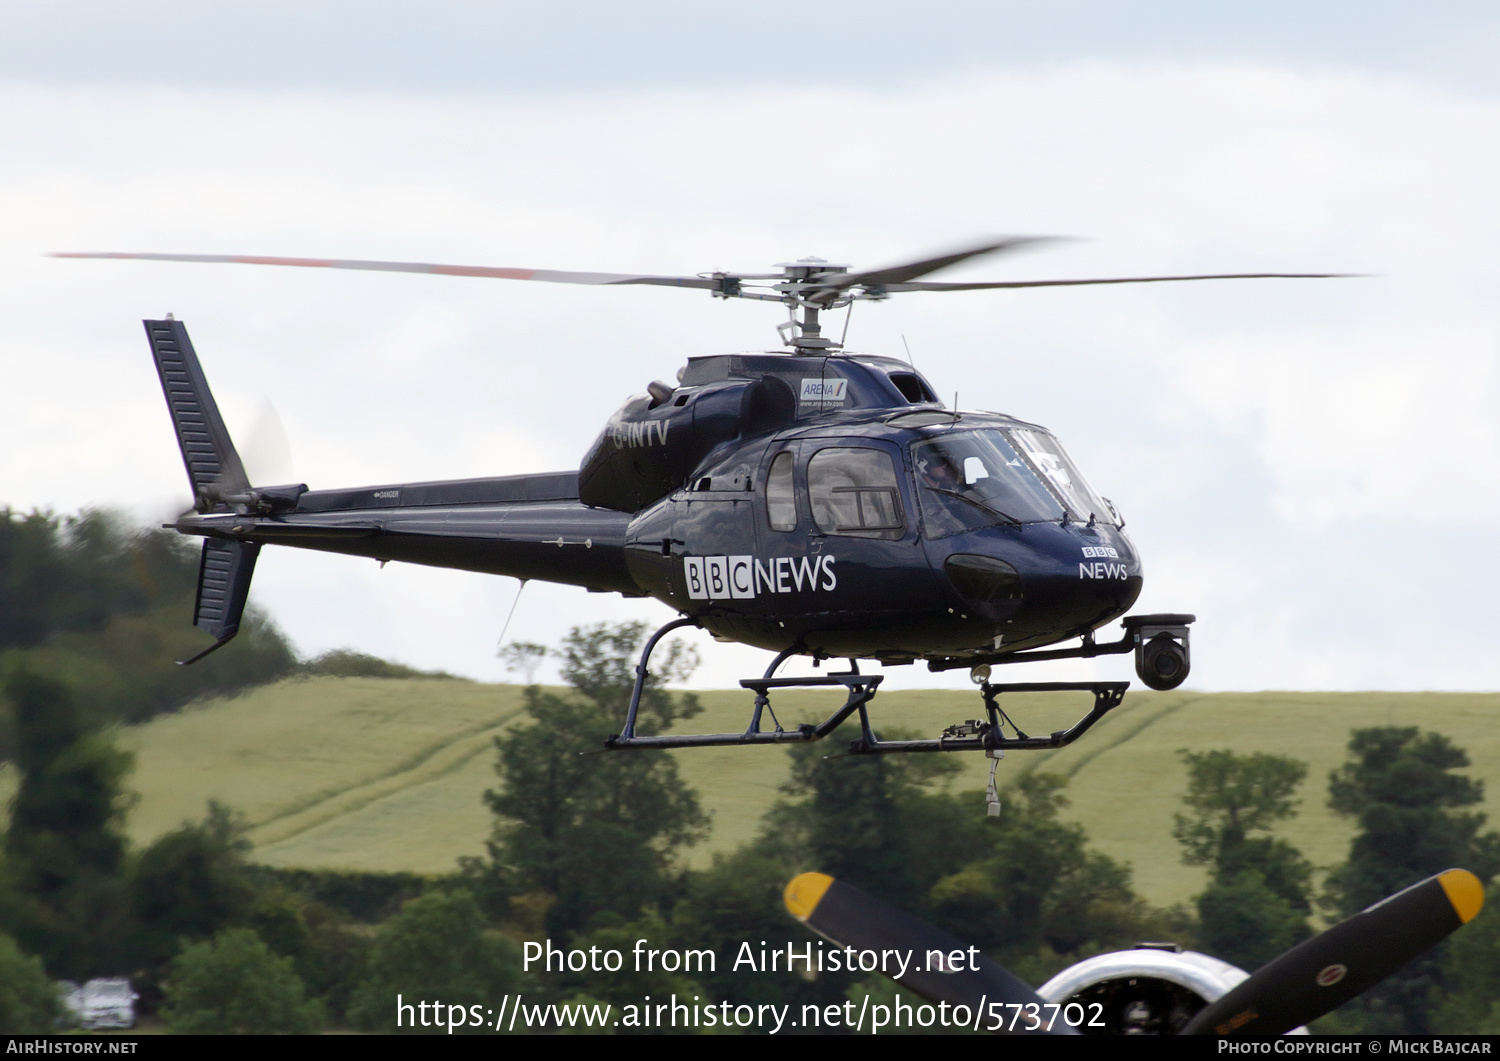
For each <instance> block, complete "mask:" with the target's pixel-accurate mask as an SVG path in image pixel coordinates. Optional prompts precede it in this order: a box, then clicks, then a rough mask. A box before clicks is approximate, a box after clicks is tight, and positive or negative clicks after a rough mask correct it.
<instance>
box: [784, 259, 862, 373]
mask: <svg viewBox="0 0 1500 1061" xmlns="http://www.w3.org/2000/svg"><path fill="white" fill-rule="evenodd" d="M776 267H777V268H778V269H780V270H782V274H783V276H784V277H785V280H783V281H782V282H781V283H779V284H777V285H776V290H777V291H779V292H781V301H782V302H784V303H785V304H786V306H787V309H788V319H787V321H786V323H785V324H781V325H778V326H777V329H776V330H777V331H778V332H780V333H781V341H782V342H783V343H785V344H786V345H787V346H790V347H791V348H792V352H793V353H796V354H817V353H819V352H820V351H825V350H836V349H838V348H839V346H840V344H839V343H836V342H834V341H833V340H832V339H825V338H823V326H822V324H821V323H820V322H819V320H818V315H819V314H820V313H821V312H822V311H823V310H825V309H836V308H838V307H839V306H846V305H848V304H849V303H850V302H851V301H852V300H853V292H844V297H843V298H838V297H829V287H828V281H829V279H830V278H831V277H833V276H835V275H841V274H846V273H848V272H849V266H847V265H844V264H839V263H835V262H826V261H824V260H823V259H822V258H814V257H808V258H799V259H798V260H797V261H795V262H780V263H778V264H777V266H776ZM799 309H800V310H801V311H802V319H801V320H798V319H797V310H799Z"/></svg>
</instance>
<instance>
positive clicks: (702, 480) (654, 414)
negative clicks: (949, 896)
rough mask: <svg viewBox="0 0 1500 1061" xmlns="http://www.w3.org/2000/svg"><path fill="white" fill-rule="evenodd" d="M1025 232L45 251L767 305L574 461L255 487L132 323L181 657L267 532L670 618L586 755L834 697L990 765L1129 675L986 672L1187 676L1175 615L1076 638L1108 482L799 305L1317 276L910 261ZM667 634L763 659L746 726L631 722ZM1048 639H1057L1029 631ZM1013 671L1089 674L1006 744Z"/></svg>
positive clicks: (171, 365) (1110, 569) (175, 326)
mask: <svg viewBox="0 0 1500 1061" xmlns="http://www.w3.org/2000/svg"><path fill="white" fill-rule="evenodd" d="M1044 241H1045V238H1043V237H1027V236H1011V237H991V238H987V239H984V240H982V241H977V242H973V243H970V244H967V245H964V246H961V247H957V248H954V249H950V250H948V251H945V252H943V253H938V254H933V255H929V256H926V257H922V258H919V259H916V260H910V261H905V262H901V263H898V264H895V265H891V266H886V267H883V268H877V269H869V270H862V271H851V269H850V267H849V266H848V265H843V264H837V263H832V262H827V261H824V260H822V259H819V258H804V259H801V260H798V261H794V262H785V263H782V264H780V265H779V266H777V267H776V268H777V269H778V270H779V271H778V272H774V273H730V272H711V273H702V274H697V275H692V276H661V275H644V274H621V273H589V272H563V271H556V270H542V269H513V268H493V267H483V266H455V265H437V264H430V263H421V262H382V261H352V260H350V261H345V260H335V259H309V258H278V257H252V256H236V255H202V254H149V253H119V252H108V253H97V252H85V253H79V252H72V253H63V254H58V255H55V256H56V257H67V258H114V259H146V260H154V261H173V262H198V263H239V264H252V265H277V266H297V267H311V268H335V269H356V270H371V271H382V272H413V273H430V274H441V275H448V276H470V277H484V278H492V279H507V280H532V281H546V282H553V283H568V284H582V285H652V286H669V287H684V288H690V289H696V290H700V291H706V292H708V293H709V294H710V295H711V296H713V297H715V298H723V299H730V298H745V299H755V300H761V301H769V302H778V303H781V304H782V305H783V306H784V307H786V309H787V313H788V319H787V320H786V321H784V322H783V323H782V324H780V325H779V326H778V329H777V330H778V333H779V335H780V338H781V340H782V346H783V347H784V348H785V349H783V350H780V351H775V352H762V353H744V354H711V355H707V356H700V357H692V358H689V359H688V363H687V364H686V365H685V366H684V367H683V368H682V369H680V370H679V371H678V373H677V377H676V382H675V383H665V382H662V381H660V380H653V381H652V382H651V383H649V384H648V385H647V387H646V389H645V391H644V393H640V394H636V395H634V396H632V397H630V398H629V399H628V400H627V401H626V402H625V404H624V405H623V406H621V407H620V408H619V409H618V410H617V411H616V412H615V413H614V414H613V415H612V416H610V418H609V419H608V421H607V422H606V424H605V426H604V429H603V431H602V432H601V433H600V435H599V437H598V439H597V440H596V441H595V442H594V444H593V446H592V447H591V448H590V449H589V451H588V453H587V454H586V455H585V457H584V458H583V461H582V463H581V464H580V466H579V468H578V470H577V471H576V472H575V471H566V472H552V473H543V474H533V475H512V476H503V477H497V478H482V479H465V480H454V481H444V482H416V483H395V484H389V485H382V486H370V487H358V488H353V489H323V490H309V489H308V487H307V485H306V484H304V483H295V484H284V485H274V486H261V485H254V484H252V483H251V482H250V481H249V478H248V477H247V476H246V473H245V470H244V465H243V463H242V462H241V460H240V458H239V455H238V454H237V452H236V450H235V447H234V445H233V442H232V441H231V439H230V437H229V433H228V431H227V429H226V428H225V426H224V422H223V419H222V418H221V416H220V415H219V412H218V409H217V406H216V405H215V402H214V399H213V395H212V393H211V391H210V389H209V386H208V381H207V378H206V376H205V375H204V372H203V369H202V366H201V363H200V362H199V360H198V357H197V354H196V352H195V351H194V349H193V346H192V342H191V340H190V339H189V337H188V333H187V329H186V326H185V325H184V324H183V322H181V321H179V320H175V319H173V318H172V317H171V315H170V314H169V315H168V317H167V319H164V320H147V321H145V322H144V324H145V328H146V333H147V336H148V338H149V341H150V345H151V350H152V354H153V357H154V359H155V363H156V368H157V371H158V374H159V376H160V378H161V383H162V387H163V391H164V393H165V396H166V400H167V404H168V407H169V410H170V412H171V416H172V422H173V426H174V428H175V430H176V434H177V439H178V443H179V446H180V448H181V450H182V455H183V461H184V463H185V465H186V468H187V473H188V479H189V481H190V483H191V486H192V490H193V498H194V500H193V507H192V509H190V510H188V511H187V512H184V513H183V514H182V515H181V516H179V517H178V519H177V520H176V521H175V522H174V523H171V524H167V526H168V527H170V528H174V529H176V530H177V531H179V532H181V533H183V534H186V535H194V536H198V537H201V538H203V539H204V541H203V547H202V559H201V564H200V574H199V584H198V596H197V601H196V604H195V608H194V616H193V622H194V625H196V626H197V627H198V628H200V629H202V630H204V631H205V632H206V633H208V634H210V635H212V636H213V638H214V639H215V640H214V642H213V644H211V645H209V646H208V647H207V648H205V649H204V650H203V651H202V652H200V653H198V654H197V655H196V656H194V657H192V658H191V659H188V660H184V661H183V662H184V663H192V662H195V661H196V660H198V659H201V658H203V657H204V656H206V655H208V654H209V653H210V652H213V651H215V650H217V649H218V648H220V647H222V646H223V645H224V644H226V643H228V642H229V641H230V640H231V639H232V638H233V637H234V636H235V634H236V633H237V632H238V629H239V624H240V619H241V616H242V613H243V610H244V607H245V602H246V598H247V595H248V592H249V586H250V581H251V577H252V575H253V573H254V568H255V563H256V558H257V556H258V554H259V551H260V549H261V547H262V546H264V545H287V546H294V547H297V548H303V549H315V550H321V551H325V552H333V553H344V554H347V555H353V556H360V557H368V558H373V559H376V560H378V561H380V562H382V563H385V562H387V561H400V562H406V563H417V564H426V565H432V566H437V567H449V568H458V569H462V570H467V571H475V572H482V573H487V574H496V575H507V576H511V577H515V578H519V579H522V580H529V579H541V580H545V581H548V582H557V583H564V584H569V585H575V586H582V587H584V588H585V589H587V590H589V591H591V592H600V593H619V594H621V595H623V596H626V597H645V596H649V597H653V598H655V599H656V600H658V601H661V602H662V603H664V604H666V605H667V606H668V607H670V608H672V609H673V610H675V611H676V612H678V613H679V617H678V618H676V619H674V620H672V621H671V622H668V623H667V624H665V625H664V626H662V627H661V628H660V629H659V630H657V631H656V632H655V633H654V634H653V635H652V636H651V638H650V639H648V641H647V642H646V644H645V646H644V648H643V650H642V653H641V658H640V663H639V666H638V667H637V669H636V681H635V687H634V690H633V692H632V696H631V701H630V705H629V708H628V710H627V712H626V715H625V721H624V725H623V727H622V729H621V732H620V733H618V734H613V735H611V736H610V737H609V738H607V739H606V741H605V746H606V748H608V749H612V750H620V749H641V748H681V747H702V746H715V745H720V746H722V745H741V744H766V743H782V742H795V741H810V740H819V739H821V738H823V737H825V736H828V735H829V734H830V733H832V732H833V731H834V730H835V729H837V728H838V726H839V725H841V724H842V723H843V722H844V721H845V720H847V719H849V718H850V717H851V716H853V715H855V714H856V713H857V714H858V718H859V723H860V736H859V737H858V738H857V739H855V740H854V741H852V743H851V745H850V751H851V753H854V754H883V753H893V752H914V751H938V750H941V751H959V750H982V751H984V752H986V753H987V754H988V755H989V756H990V757H991V758H992V759H995V758H998V757H999V756H1000V755H1003V754H1004V751H1005V750H1006V749H1009V748H1055V747H1060V746H1062V745H1064V744H1067V743H1070V742H1071V741H1073V740H1076V739H1077V738H1078V737H1079V736H1081V735H1082V734H1083V733H1084V732H1086V731H1087V730H1088V729H1089V728H1090V727H1091V726H1093V725H1094V723H1096V722H1097V721H1098V720H1099V719H1100V718H1102V717H1103V716H1104V714H1106V713H1107V712H1108V711H1110V710H1111V709H1112V708H1114V707H1115V706H1117V705H1118V704H1119V703H1120V701H1121V698H1122V697H1123V695H1124V691H1125V688H1126V687H1127V686H1128V683H1126V682H1083V683H1069V682H1050V683H992V682H990V680H989V678H990V675H991V669H990V668H991V667H993V666H998V665H1006V664H1015V663H1024V662H1029V661H1035V660H1051V659H1068V658H1083V659H1087V658H1091V657H1095V656H1099V655H1105V654H1112V653H1131V652H1133V653H1134V654H1135V669H1136V673H1137V675H1138V676H1139V677H1140V678H1141V680H1142V681H1143V682H1144V683H1145V684H1146V685H1148V686H1150V687H1151V688H1154V689H1172V688H1175V687H1177V686H1178V685H1180V684H1181V683H1182V682H1183V681H1184V680H1185V679H1186V678H1187V676H1188V672H1189V669H1190V666H1191V660H1190V646H1189V625H1190V624H1191V623H1192V622H1193V621H1194V618H1195V617H1194V616H1193V615H1190V614H1183V613H1169V614H1152V615H1136V616H1128V617H1125V618H1124V619H1123V621H1122V626H1123V634H1122V635H1121V636H1120V637H1119V638H1118V639H1117V640H1114V641H1109V642H1103V643H1101V642H1098V641H1096V640H1095V631H1096V630H1098V629H1099V628H1101V627H1103V626H1105V625H1106V624H1108V623H1110V622H1112V621H1113V620H1115V619H1119V618H1120V617H1122V616H1125V613H1126V612H1127V611H1129V609H1130V607H1131V606H1132V605H1133V604H1134V603H1135V601H1136V599H1137V597H1138V596H1139V595H1140V592H1141V586H1142V573H1141V559H1140V555H1139V552H1138V551H1137V549H1136V547H1135V545H1134V544H1133V543H1132V542H1131V540H1130V538H1129V537H1128V536H1127V535H1126V533H1125V530H1124V527H1125V520H1124V518H1123V517H1122V516H1121V515H1120V512H1119V510H1118V509H1117V508H1116V507H1115V505H1114V504H1113V502H1111V501H1109V500H1108V499H1106V498H1103V497H1101V496H1099V495H1098V494H1097V493H1095V492H1094V490H1093V489H1092V487H1090V486H1089V485H1088V483H1087V480H1085V478H1084V477H1083V475H1082V473H1081V472H1080V471H1079V470H1078V467H1077V466H1076V465H1075V464H1074V462H1073V460H1072V459H1071V458H1070V457H1069V456H1068V454H1067V452H1066V450H1064V448H1063V446H1062V444H1061V443H1060V442H1059V441H1058V439H1057V437H1056V435H1055V434H1053V433H1052V432H1051V431H1049V430H1047V429H1046V428H1045V427H1042V426H1040V425H1038V424H1034V423H1030V422H1028V421H1025V420H1021V419H1018V418H1016V417H1013V416H1009V415H1005V414H1001V413H995V412H977V411H961V410H959V409H957V408H949V407H947V406H946V405H945V404H944V403H943V402H942V401H941V400H940V399H939V398H938V396H937V391H936V390H935V388H934V387H933V386H932V385H931V384H930V383H929V382H928V381H927V379H926V378H925V377H924V376H923V375H922V374H921V373H919V372H918V371H917V370H916V369H915V368H914V367H913V366H912V365H911V364H910V363H909V361H901V360H898V359H895V358H891V357H885V356H877V355H871V354H862V353H856V352H851V351H846V350H844V349H843V343H842V341H834V340H833V339H831V338H829V337H827V336H825V335H823V331H822V323H821V316H820V315H821V314H822V313H824V312H826V311H830V310H835V309H838V308H841V307H846V306H850V305H851V304H852V303H853V302H855V301H859V300H869V301H879V300H883V299H886V298H889V297H890V296H891V295H893V294H898V293H907V292H918V291H927V292H955V291H974V290H993V289H1008V288H1028V287H1057V286H1079V285H1096V284H1127V283H1156V282H1172V281H1187V280H1218V279H1263V278H1272V277H1281V278H1312V277H1323V276H1332V275H1341V274H1323V273H1319V274H1308V273H1233V274H1211V275H1195V276H1145V277H1121V278H1107V279H1092V280H1089V279H1081V280H1073V279H1064V280H1019V281H991V282H957V283H951V282H937V281H928V280H922V279H919V278H920V277H924V276H926V275H928V274H930V273H933V272H936V271H937V270H939V269H943V268H946V267H948V266H952V265H956V264H958V263H960V262H963V261H966V260H968V259H971V258H975V257H978V256H981V255H994V254H1001V253H1008V252H1013V251H1016V250H1018V249H1020V248H1023V247H1028V246H1031V245H1034V244H1037V243H1040V242H1044ZM799 314H800V316H799ZM684 626H696V627H700V628H702V629H704V630H707V631H708V632H709V633H711V634H712V635H714V636H715V637H717V638H719V639H720V640H727V641H735V642H740V643H744V644H747V645H752V646H756V647H759V648H763V649H766V650H768V651H771V652H774V653H776V655H775V658H774V660H773V661H772V662H771V664H770V665H769V666H768V668H767V669H766V671H765V673H764V674H763V675H762V676H761V677H760V678H751V679H745V680H743V681H742V682H741V685H742V686H744V687H745V688H747V689H750V690H753V691H754V692H755V693H756V696H755V700H754V706H753V709H752V712H751V717H750V720H749V724H748V726H747V728H746V729H745V730H744V731H743V732H739V733H721V734H698V735H692V734H638V733H637V732H636V730H635V727H636V718H637V712H638V707H639V703H640V698H641V693H642V691H643V688H644V687H645V683H646V680H647V675H648V667H649V662H650V656H651V653H652V651H653V650H654V648H655V647H656V645H657V644H658V643H659V642H660V640H661V639H662V638H663V637H664V636H665V635H666V634H667V633H669V632H670V631H672V630H675V629H679V628H681V627H684ZM1073 639H1077V640H1078V641H1079V644H1077V645H1076V646H1073V647H1068V648H1048V647H1047V646H1051V645H1056V644H1058V643H1060V642H1064V641H1069V640H1073ZM794 655H801V656H810V657H812V659H813V662H814V664H815V665H818V664H821V663H822V661H824V660H825V659H832V658H843V659H847V660H848V661H849V669H848V671H847V672H842V673H828V674H823V675H817V676H812V677H800V678H799V677H787V678H778V677H776V676H775V675H776V671H777V670H778V668H779V667H780V666H781V665H782V664H783V663H784V662H785V661H786V660H787V659H788V658H790V657H792V656H794ZM862 659H863V660H875V661H877V662H878V663H879V664H881V665H882V666H897V665H903V664H913V663H916V662H918V661H920V662H924V663H925V664H926V665H927V666H928V668H929V669H931V670H933V671H943V670H950V669H954V668H968V669H969V670H970V674H971V677H972V679H973V680H974V682H975V683H976V684H977V685H978V686H979V691H980V694H981V696H982V698H983V702H984V707H985V718H983V719H972V720H968V721H966V722H962V723H959V724H956V725H953V726H950V727H948V728H947V729H946V730H945V731H944V732H943V734H942V735H941V736H940V737H937V738H932V739H923V740H903V741H894V740H880V739H879V738H878V737H877V736H876V734H875V732H874V730H873V729H872V728H871V726H870V723H869V716H868V712H867V705H868V703H869V701H870V700H871V699H872V698H873V697H874V696H875V694H876V691H877V689H878V686H879V684H880V682H881V680H882V677H883V676H882V675H878V674H873V675H872V674H863V673H861V672H860V670H859V665H858V661H859V660H862ZM789 686H829V687H837V686H842V687H843V688H844V689H845V691H846V700H845V703H844V704H843V705H842V706H841V707H839V708H838V709H837V710H836V711H834V713H833V714H832V715H830V716H829V717H828V718H827V719H825V720H824V721H823V722H821V723H818V724H816V725H814V724H810V723H807V724H799V725H796V726H791V727H786V726H783V725H782V724H781V722H780V721H779V720H778V719H777V718H776V714H775V711H774V709H773V708H772V707H771V704H770V697H771V693H772V692H773V691H774V690H778V689H783V688H787V687H789ZM1020 691H1025V692H1065V691H1087V692H1090V693H1092V694H1093V696H1094V706H1093V708H1092V710H1090V711H1089V713H1088V714H1087V715H1085V716H1084V717H1083V718H1081V719H1079V721H1078V722H1077V723H1075V724H1074V725H1073V726H1071V727H1069V728H1068V729H1066V730H1060V731H1056V732H1053V733H1050V734H1045V735H1037V736H1031V735H1028V734H1026V733H1025V732H1024V731H1022V730H1021V729H1020V728H1019V727H1017V726H1016V725H1015V723H1014V721H1013V720H1011V719H1010V718H1009V716H1007V715H1006V713H1005V711H1004V710H1003V709H1002V708H1001V707H1000V706H999V702H998V698H999V697H1000V696H1001V695H1002V694H1004V693H1008V692H1020ZM767 713H769V715H770V725H769V727H768V726H766V725H765V723H764V721H763V720H764V717H765V715H766V714H767ZM1007 726H1008V727H1009V728H1010V731H1011V733H1012V734H1013V735H1008V734H1007V731H1006V727H1007Z"/></svg>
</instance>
